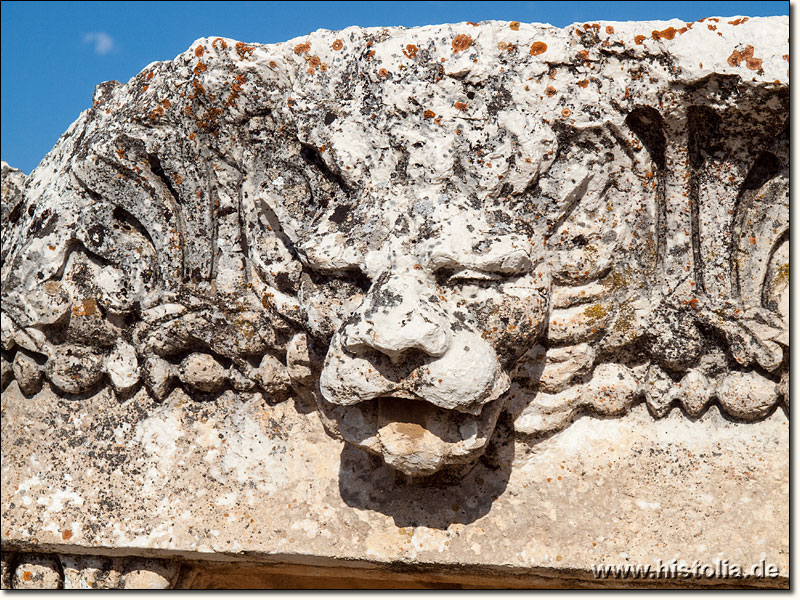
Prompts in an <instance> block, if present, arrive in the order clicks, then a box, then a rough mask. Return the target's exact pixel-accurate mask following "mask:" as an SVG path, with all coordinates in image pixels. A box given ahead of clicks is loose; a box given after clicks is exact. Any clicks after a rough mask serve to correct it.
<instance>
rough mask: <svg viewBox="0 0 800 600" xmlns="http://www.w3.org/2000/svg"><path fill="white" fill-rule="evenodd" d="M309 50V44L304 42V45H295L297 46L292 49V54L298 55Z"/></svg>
mask: <svg viewBox="0 0 800 600" xmlns="http://www.w3.org/2000/svg"><path fill="white" fill-rule="evenodd" d="M309 50H311V42H306V43H305V44H297V46H295V47H294V53H295V54H298V55H299V54H303V53H305V52H308V51H309Z"/></svg>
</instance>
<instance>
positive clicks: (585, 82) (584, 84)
mask: <svg viewBox="0 0 800 600" xmlns="http://www.w3.org/2000/svg"><path fill="white" fill-rule="evenodd" d="M588 86H589V80H588V79H582V80H581V81H579V82H578V87H582V88H585V87H588Z"/></svg>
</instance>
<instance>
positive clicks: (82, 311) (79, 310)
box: [72, 298, 97, 317]
mask: <svg viewBox="0 0 800 600" xmlns="http://www.w3.org/2000/svg"><path fill="white" fill-rule="evenodd" d="M96 312H97V300H95V299H94V298H86V299H85V300H83V301H82V302H78V303H77V304H74V305H73V306H72V314H73V315H75V316H76V317H88V316H90V315H93V314H94V313H96Z"/></svg>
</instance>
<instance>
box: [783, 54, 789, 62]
mask: <svg viewBox="0 0 800 600" xmlns="http://www.w3.org/2000/svg"><path fill="white" fill-rule="evenodd" d="M783 60H785V61H786V62H789V55H788V54H784V55H783Z"/></svg>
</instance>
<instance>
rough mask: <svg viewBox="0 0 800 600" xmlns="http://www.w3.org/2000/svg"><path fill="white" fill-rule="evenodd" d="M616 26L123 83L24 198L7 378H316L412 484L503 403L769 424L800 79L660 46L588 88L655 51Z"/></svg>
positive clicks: (20, 194)
mask: <svg viewBox="0 0 800 600" xmlns="http://www.w3.org/2000/svg"><path fill="white" fill-rule="evenodd" d="M743 27H744V26H743ZM623 29H624V28H623ZM589 33H591V32H588V33H587V31H584V35H581V36H580V37H577V36H571V37H570V35H569V33H568V32H566V30H564V31H563V32H561V31H560V30H553V29H550V28H547V27H545V26H538V25H536V26H533V25H530V26H529V25H524V26H520V25H519V24H517V27H516V28H514V29H509V28H508V26H507V24H497V23H488V24H483V25H481V26H478V27H474V28H473V27H472V26H466V25H464V26H461V25H454V26H443V27H440V28H423V29H420V30H400V29H398V30H391V31H390V30H378V29H376V30H363V29H355V28H352V29H347V30H344V31H342V32H338V33H335V34H334V33H331V32H317V33H315V34H312V35H311V36H309V37H308V38H304V39H303V40H295V41H293V42H287V43H285V44H277V45H272V46H255V45H247V44H242V43H240V42H234V41H232V40H225V39H222V38H216V39H203V40H198V41H197V42H196V43H195V44H193V46H192V48H191V49H190V50H189V51H187V52H186V53H184V54H183V55H181V56H179V57H178V58H176V59H175V60H174V61H171V62H165V63H154V64H153V65H151V66H149V67H148V68H147V69H145V70H144V71H143V72H142V73H140V74H139V75H137V76H136V77H134V78H133V79H132V80H131V81H130V82H128V83H127V84H125V85H121V84H116V82H109V83H107V84H103V85H101V86H98V89H97V91H96V93H95V103H94V106H93V107H92V108H91V109H90V110H89V111H87V112H86V113H84V114H83V115H82V116H81V118H80V119H79V120H78V121H76V123H75V124H74V125H73V126H72V127H71V128H70V130H69V131H68V132H67V134H66V135H65V136H63V137H62V139H61V140H60V141H59V143H58V144H57V146H56V147H55V148H54V150H53V152H52V153H51V154H50V155H48V157H47V158H46V159H45V160H44V161H43V163H42V165H40V166H39V168H38V169H37V170H36V171H35V172H34V173H33V174H32V175H31V177H30V178H27V179H25V178H24V177H23V178H22V179H21V180H20V183H19V185H18V186H17V187H18V188H19V189H17V188H15V190H16V191H15V192H14V194H13V196H14V200H13V202H12V204H13V205H14V206H13V210H9V211H6V208H5V200H4V209H3V231H4V236H3V238H4V239H3V344H4V354H3V361H4V362H3V365H4V366H3V369H4V371H3V373H4V375H3V377H4V383H3V385H4V386H5V385H6V383H7V380H8V378H7V376H6V374H7V372H8V373H12V371H13V377H14V378H15V379H16V380H17V381H18V383H19V385H20V387H21V389H23V388H24V390H23V391H26V393H35V391H36V390H37V389H38V387H37V386H41V384H42V377H43V376H44V377H45V378H46V379H47V380H48V381H49V382H50V384H51V385H52V386H54V387H55V388H57V389H59V390H61V391H62V392H64V393H68V394H79V393H83V392H85V391H87V390H90V389H92V387H93V386H97V385H105V383H104V382H105V381H106V378H107V381H108V383H110V384H111V385H112V386H113V387H114V388H115V389H117V390H118V391H119V392H120V394H122V395H123V396H124V394H126V393H128V392H129V391H130V390H132V389H135V388H136V386H138V385H139V384H140V382H141V381H143V382H144V384H145V386H146V387H147V389H148V391H149V392H150V393H151V394H153V395H154V396H155V397H157V398H164V397H166V396H167V395H168V394H169V393H170V390H171V389H172V387H173V386H174V385H175V384H176V382H177V383H180V384H181V385H184V386H187V387H188V388H190V389H191V390H193V392H194V393H196V394H215V393H221V392H222V391H224V390H226V389H233V390H236V391H238V392H242V393H250V392H252V391H253V390H258V389H260V390H262V391H264V392H265V393H266V396H268V397H269V398H271V399H272V400H275V401H277V400H281V399H282V398H285V397H286V395H287V394H289V393H290V389H292V390H294V391H296V392H297V393H299V394H300V395H302V396H304V397H305V398H307V399H308V400H310V401H313V403H314V405H315V406H316V407H317V408H318V409H319V414H320V417H321V419H322V422H323V423H324V424H325V426H326V428H327V429H328V431H329V432H330V433H331V434H332V435H334V436H335V437H337V438H340V439H342V440H344V441H345V442H346V443H349V444H354V445H356V446H358V447H361V448H363V449H365V450H367V451H368V452H371V453H374V454H377V455H380V456H381V457H383V459H384V460H385V461H386V462H387V463H388V464H390V465H392V466H393V467H395V468H396V469H399V470H400V471H403V472H404V473H406V474H409V475H414V476H417V475H428V474H431V473H434V472H436V471H438V470H440V469H442V468H444V467H447V466H449V465H454V464H461V463H465V462H468V461H471V460H472V459H474V458H475V457H477V456H479V455H480V454H481V453H482V452H483V451H484V450H485V448H486V445H487V442H488V440H489V439H490V438H491V436H492V433H493V431H494V429H495V425H496V423H497V422H498V417H499V415H500V413H501V412H502V411H504V410H505V411H507V412H510V413H511V416H512V417H513V418H514V419H515V429H516V431H517V433H518V434H520V435H527V436H531V438H532V439H535V438H536V436H540V435H542V434H546V433H549V432H552V431H555V430H557V429H559V428H562V427H565V426H566V425H568V424H569V422H570V421H571V420H572V419H573V418H574V417H575V416H576V415H578V414H580V413H581V411H585V410H588V411H591V412H594V413H598V414H602V415H618V414H622V413H624V412H625V411H626V410H627V409H628V408H629V407H630V406H631V405H632V404H633V403H634V402H636V401H638V400H639V399H642V398H644V399H646V401H647V402H648V405H649V406H650V408H651V410H652V411H653V413H654V414H655V415H656V416H659V415H662V414H664V413H665V411H668V410H669V408H670V406H672V405H674V404H680V405H681V406H683V407H684V409H685V410H687V412H689V413H690V414H698V413H699V412H700V411H702V410H703V409H704V407H705V406H707V404H708V403H709V402H710V401H712V400H713V399H717V400H718V401H719V402H720V403H721V404H722V406H723V408H725V409H726V410H728V412H730V413H731V414H733V415H735V416H738V417H740V418H757V417H759V416H763V415H764V414H766V413H767V412H768V411H769V410H771V408H772V407H773V406H774V405H775V403H776V402H777V401H778V400H779V399H780V398H781V397H784V398H785V397H786V393H785V390H782V388H781V387H780V385H783V386H784V388H785V383H781V382H783V381H784V380H786V381H788V379H786V377H788V335H787V333H786V332H787V331H788V328H787V325H788V324H787V323H785V319H784V318H783V317H782V316H781V314H780V307H781V306H783V305H784V304H785V298H786V289H787V287H786V282H785V281H784V280H783V279H781V273H783V271H782V270H781V269H783V268H784V263H785V265H786V270H787V272H788V258H787V257H786V251H787V248H788V213H787V214H786V215H784V214H783V213H784V212H785V207H784V204H785V192H786V190H787V187H786V185H785V182H786V181H788V153H787V149H788V139H787V138H785V137H782V136H781V134H780V132H781V131H784V128H785V114H786V102H787V98H788V96H787V94H786V93H785V86H783V87H781V86H773V87H770V86H772V83H771V80H770V81H767V79H764V81H763V82H762V81H759V82H755V83H753V84H751V85H750V84H749V85H744V84H743V83H742V82H741V79H740V78H739V76H738V75H736V74H735V73H733V72H731V73H727V72H725V69H728V70H733V69H734V68H736V66H735V65H734V66H730V67H724V65H722V66H720V65H717V67H715V68H716V69H717V71H719V72H723V74H722V75H715V76H714V77H712V78H710V79H708V78H706V79H703V78H701V77H700V76H699V75H696V74H692V73H690V72H688V71H687V74H686V75H684V76H681V77H683V79H681V81H682V82H684V83H680V84H678V83H675V82H676V81H677V80H676V79H675V78H676V77H678V75H676V72H675V71H674V69H672V67H671V66H670V64H669V63H668V62H664V61H659V60H658V59H657V58H658V57H657V56H655V55H653V56H650V55H648V56H641V57H638V58H637V62H636V64H637V65H638V66H637V68H638V71H636V77H633V78H632V79H625V80H624V81H622V80H617V79H615V78H614V77H610V76H609V77H605V78H598V77H594V76H589V75H587V76H584V75H585V74H582V73H583V71H581V69H588V68H589V67H587V66H586V65H587V64H588V65H590V66H591V65H592V64H593V63H596V66H597V67H598V68H600V67H602V69H604V71H603V72H608V73H610V72H612V71H613V72H616V71H617V70H620V69H624V68H626V67H625V65H628V61H629V57H627V56H626V55H625V54H624V53H622V51H621V50H620V52H616V51H614V50H613V49H614V48H615V47H616V46H615V45H614V44H612V43H611V41H609V40H611V37H609V36H611V34H610V33H607V34H604V35H606V37H608V38H609V39H608V40H605V41H608V42H609V43H607V44H605V46H603V44H602V40H600V38H599V37H598V36H599V35H600V34H598V33H597V32H595V33H592V35H589ZM614 35H617V36H619V35H622V34H621V33H619V32H618V33H617V34H614ZM548 36H549V37H548ZM587 36H588V37H587ZM592 36H594V37H592ZM595 38H597V39H595ZM543 39H547V40H548V42H547V43H546V42H544V41H542V40H543ZM614 43H616V42H614ZM587 44H588V46H587ZM592 44H594V45H597V46H598V48H601V47H602V48H606V49H607V51H605V52H599V50H598V49H597V48H594V46H593V45H592ZM587 47H589V48H591V52H590V50H587V49H586V48H587ZM608 48H611V49H610V50H609V49H608ZM564 65H566V66H564ZM620 65H621V66H620ZM688 68H689V67H687V69H688ZM770 76H771V75H770ZM764 78H767V75H764ZM658 81H665V82H673V83H674V85H673V83H670V84H666V83H665V84H663V85H662V84H658V85H656V84H655V83H654V82H658ZM685 81H690V82H692V83H691V85H689V84H685ZM648 82H649V83H648ZM631 90H632V91H631ZM719 90H726V91H725V93H724V94H720V93H719ZM734 97H735V98H736V101H735V102H733V101H729V99H730V98H734ZM709 98H710V99H712V100H709ZM726 99H728V100H726ZM702 103H705V104H704V106H703V107H702V109H700V108H697V106H696V105H698V104H702ZM762 107H766V108H765V109H764V110H761V108H762ZM704 111H705V112H704ZM756 113H757V114H758V115H759V117H758V119H754V118H753V115H754V114H756ZM743 140H747V143H744V142H743ZM723 172H724V173H725V174H726V175H725V176H724V178H722V176H719V175H718V174H719V173H723ZM6 180H7V178H6V176H5V175H4V195H5V193H6V192H5V189H6V187H5V186H6ZM8 181H11V179H8ZM14 181H16V180H14ZM9 189H10V188H9ZM9 193H10V192H9ZM719 206H724V207H726V209H725V210H723V211H720V210H719ZM770 207H772V209H770ZM700 232H703V233H702V235H701V234H700ZM754 239H755V240H756V241H755V242H752V240H754ZM731 240H733V241H731ZM742 240H745V241H746V243H745V242H742ZM752 281H755V282H756V283H754V284H753V283H752ZM784 349H785V352H784ZM735 364H738V365H740V366H739V367H737V368H734V367H733V366H732V365H735ZM779 384H780V385H779Z"/></svg>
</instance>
